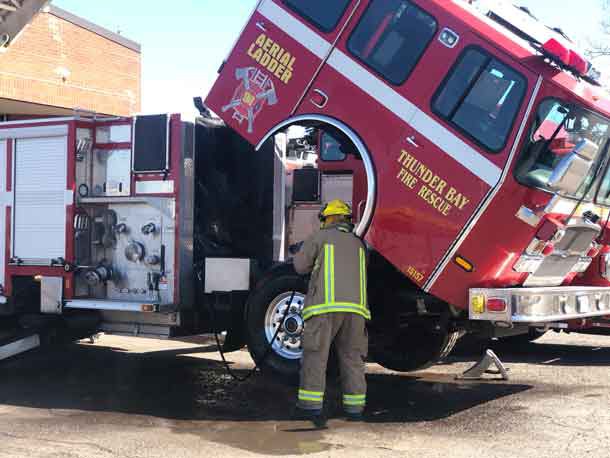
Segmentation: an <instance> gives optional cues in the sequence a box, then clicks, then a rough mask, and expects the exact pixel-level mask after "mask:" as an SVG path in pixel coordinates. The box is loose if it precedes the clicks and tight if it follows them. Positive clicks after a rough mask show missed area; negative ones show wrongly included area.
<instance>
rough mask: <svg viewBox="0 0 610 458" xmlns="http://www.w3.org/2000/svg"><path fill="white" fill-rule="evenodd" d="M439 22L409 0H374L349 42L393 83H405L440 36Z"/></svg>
mask: <svg viewBox="0 0 610 458" xmlns="http://www.w3.org/2000/svg"><path fill="white" fill-rule="evenodd" d="M436 29H437V23H436V20H435V19H434V18H433V17H432V16H430V15H429V14H428V13H426V12H425V11H424V10H422V9H421V8H419V7H418V6H416V5H414V4H413V3H411V2H410V1H407V0H373V1H372V2H371V4H370V5H369V7H368V9H367V10H366V12H365V13H364V15H363V16H362V19H361V21H360V23H359V24H358V26H357V27H356V29H355V30H354V32H353V33H352V36H351V37H350V39H349V42H348V49H349V50H350V52H351V53H352V54H354V55H355V56H356V57H357V58H358V59H360V60H361V61H363V62H364V63H365V64H366V65H368V66H369V67H370V68H372V69H373V70H375V71H376V72H377V73H379V74H380V75H382V76H383V77H384V78H385V79H387V80H388V81H390V82H391V83H392V84H396V85H400V84H402V83H404V82H405V81H406V80H407V78H408V77H409V75H410V74H411V72H412V71H413V69H414V68H415V66H416V65H417V63H418V62H419V59H420V58H421V56H422V55H423V53H424V51H425V50H426V48H427V47H428V45H429V44H430V42H431V41H432V39H433V38H434V35H435V34H436Z"/></svg>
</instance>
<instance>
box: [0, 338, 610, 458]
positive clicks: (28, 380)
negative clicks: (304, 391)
mask: <svg viewBox="0 0 610 458" xmlns="http://www.w3.org/2000/svg"><path fill="white" fill-rule="evenodd" d="M497 352H498V354H499V355H500V356H501V357H502V359H503V360H504V361H505V362H507V365H508V366H509V368H510V369H511V380H510V381H508V382H503V381H488V382H483V383H481V382H457V381H455V376H456V375H457V374H459V373H460V372H461V371H463V370H464V369H465V368H467V367H469V366H470V365H471V364H472V361H471V360H472V359H474V357H469V356H464V355H458V356H454V357H452V358H451V359H450V360H449V361H447V362H445V363H443V364H439V365H437V366H435V367H433V368H431V369H428V370H426V371H423V372H418V373H414V374H398V373H394V372H391V371H386V370H384V369H382V368H380V367H379V366H376V365H372V364H371V365H369V368H368V372H369V375H368V382H369V418H368V420H367V422H366V423H363V424H354V423H347V422H345V421H343V420H341V419H340V406H339V399H340V393H339V392H338V390H337V389H336V388H334V387H333V389H330V390H329V393H328V398H329V402H328V404H329V405H328V410H329V413H330V416H331V420H330V422H329V429H327V430H324V431H315V430H311V429H310V428H309V425H307V424H304V423H299V422H292V421H290V411H291V407H292V403H293V399H294V392H295V389H294V387H291V386H289V385H286V384H285V383H283V381H281V380H277V379H275V378H273V377H270V376H267V375H256V376H255V377H254V378H252V379H250V380H249V381H247V382H246V383H243V384H239V383H235V382H234V381H233V380H232V379H231V378H230V377H229V376H228V375H227V374H226V372H225V371H224V368H223V367H222V365H221V364H220V362H219V361H218V359H219V358H218V354H217V353H216V352H215V347H214V346H213V345H212V344H211V343H210V342H209V341H208V340H206V339H203V338H202V339H200V340H197V339H194V340H191V341H190V342H159V341H153V340H145V339H129V338H122V337H112V336H103V337H102V338H101V340H100V341H98V342H97V343H96V344H94V345H90V344H86V343H81V344H74V345H69V346H65V347H60V348H53V349H47V350H43V351H39V352H36V353H31V354H28V355H25V356H23V357H20V358H17V359H14V360H11V361H9V362H6V363H4V364H2V365H0V457H5V456H6V457H9V456H10V457H79V458H80V457H101V458H105V457H115V456H118V457H191V456H193V457H194V456H197V457H201V456H204V457H206V458H208V457H215V456H219V457H230V456H236V457H237V456H239V457H244V456H256V455H258V456H261V455H263V456H284V455H294V456H303V455H308V456H350V457H354V456H355V457H358V456H362V457H365V456H366V457H371V456H401V457H405V456H413V457H437V456H438V457H441V456H442V457H447V456H451V457H472V456H481V457H513V456H527V457H529V456H532V457H536V458H541V457H547V456H548V457H564V456H565V457H579V456H583V457H584V456H586V457H608V456H610V402H609V400H610V399H609V398H610V390H609V385H610V337H596V336H575V335H554V334H551V335H548V336H545V337H544V338H543V339H542V340H540V341H539V342H538V343H535V344H530V345H525V346H522V347H520V348H517V349H515V348H510V349H509V348H502V347H500V348H498V349H497ZM230 361H231V363H232V367H233V369H234V370H235V371H237V372H238V373H241V374H244V373H245V372H246V371H247V370H248V369H249V368H250V367H251V360H250V358H249V356H248V354H247V353H246V352H237V353H234V354H231V355H230Z"/></svg>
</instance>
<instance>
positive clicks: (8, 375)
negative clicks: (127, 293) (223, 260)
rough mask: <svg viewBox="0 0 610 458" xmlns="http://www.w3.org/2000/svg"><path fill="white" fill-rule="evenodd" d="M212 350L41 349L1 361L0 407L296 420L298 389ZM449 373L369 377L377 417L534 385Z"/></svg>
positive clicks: (414, 414) (332, 395) (468, 402)
mask: <svg viewBox="0 0 610 458" xmlns="http://www.w3.org/2000/svg"><path fill="white" fill-rule="evenodd" d="M206 351H210V348H209V347H201V348H190V349H179V350H170V351H159V352H154V353H146V354H130V353H124V352H120V351H116V350H113V349H110V348H105V347H102V346H89V345H70V346H66V347H61V348H55V349H53V350H46V351H40V352H38V353H33V354H30V355H27V356H25V357H23V358H21V359H18V360H13V361H10V362H8V363H6V364H3V365H0V404H3V405H8V406H23V407H32V408H38V409H59V410H75V411H89V412H109V413H125V414H135V415H142V416H151V417H158V418H163V419H169V420H176V421H197V420H217V421H234V422H235V421H236V422H261V421H287V420H289V419H290V413H291V410H292V406H293V404H294V399H295V388H294V387H291V386H287V385H285V384H282V383H281V381H279V380H276V379H274V378H273V377H272V376H269V375H260V374H258V375H255V376H254V377H253V378H252V379H250V380H249V381H248V382H246V383H243V384H239V383H236V382H234V381H233V380H232V379H231V378H230V377H229V375H227V374H226V372H225V370H224V368H223V367H222V365H221V364H220V363H219V362H217V361H214V360H210V359H205V358H203V357H202V356H201V355H199V356H198V357H196V358H195V357H191V356H189V355H190V354H195V353H199V354H200V353H204V352H206ZM237 372H241V373H242V374H243V373H245V371H237ZM443 377H444V376H439V375H438V374H436V375H433V374H430V375H427V374H417V375H392V374H370V375H369V377H368V381H369V410H370V412H371V414H372V415H371V421H372V422H401V423H402V422H421V421H432V420H438V419H443V418H447V417H450V416H452V415H454V414H456V413H458V412H461V411H464V410H468V409H471V408H473V407H475V406H478V405H481V404H484V403H487V402H490V401H492V400H494V399H498V398H502V397H505V396H510V395H514V394H516V393H520V392H522V391H525V390H528V389H530V388H531V386H528V385H519V384H512V383H485V384H481V383H456V382H454V381H453V379H452V378H451V377H449V376H446V377H444V378H443ZM330 386H332V388H331V387H330ZM330 386H329V392H328V396H327V399H328V404H329V412H330V414H331V417H332V416H337V415H339V414H340V405H339V398H340V393H339V392H338V387H337V383H336V381H334V380H333V381H331V383H330Z"/></svg>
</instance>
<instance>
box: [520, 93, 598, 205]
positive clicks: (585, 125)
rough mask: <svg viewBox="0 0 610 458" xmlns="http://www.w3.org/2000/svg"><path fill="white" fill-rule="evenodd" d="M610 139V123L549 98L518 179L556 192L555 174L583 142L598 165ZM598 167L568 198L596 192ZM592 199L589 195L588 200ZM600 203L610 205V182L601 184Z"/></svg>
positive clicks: (540, 112)
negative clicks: (552, 183) (552, 184)
mask: <svg viewBox="0 0 610 458" xmlns="http://www.w3.org/2000/svg"><path fill="white" fill-rule="evenodd" d="M609 137H610V121H608V120H607V119H606V118H603V117H601V116H599V115H596V114H594V113H592V112H590V111H587V110H585V109H583V108H581V107H579V106H576V105H570V104H568V103H565V102H563V101H561V100H558V99H553V98H551V99H546V100H544V101H543V102H542V103H541V104H540V106H539V107H538V111H537V113H536V118H535V122H534V124H533V125H532V127H531V129H530V133H529V138H528V142H527V143H526V144H525V147H524V150H523V153H522V154H521V157H520V158H519V162H518V164H517V169H516V177H517V181H519V183H521V184H524V185H526V186H530V187H534V188H540V189H544V190H546V191H550V192H553V193H554V192H555V190H554V189H552V188H551V187H550V186H549V185H548V182H549V179H550V177H551V175H552V174H553V171H554V170H555V169H556V168H557V167H558V166H559V164H560V163H561V162H562V159H564V158H565V157H567V156H569V155H570V154H571V153H572V152H573V151H574V150H575V148H576V147H577V146H578V145H579V144H581V143H582V142H583V141H588V142H590V144H591V145H592V146H591V147H592V148H595V150H596V152H597V154H596V157H595V158H594V160H593V162H594V163H595V164H597V162H598V161H599V160H601V159H602V158H603V157H604V156H605V154H606V153H605V150H606V149H607V148H608V141H609ZM595 169H596V167H591V168H590V169H589V170H588V172H585V173H586V174H583V176H582V185H581V186H580V188H579V190H578V192H576V193H575V194H574V195H569V194H565V193H564V195H566V196H567V197H573V198H577V199H580V198H582V197H583V193H584V192H586V191H587V190H589V191H593V190H594V188H591V186H590V185H591V183H592V180H593V178H594V173H595ZM590 197H592V196H590V195H589V196H587V200H590V199H589V198H590ZM597 200H598V203H600V204H601V205H608V204H610V180H609V178H608V176H606V177H604V178H603V180H602V181H601V186H600V189H599V193H598V195H597Z"/></svg>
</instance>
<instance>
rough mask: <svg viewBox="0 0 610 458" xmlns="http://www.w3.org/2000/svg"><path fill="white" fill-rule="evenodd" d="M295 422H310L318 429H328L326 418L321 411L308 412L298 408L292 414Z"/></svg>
mask: <svg viewBox="0 0 610 458" xmlns="http://www.w3.org/2000/svg"><path fill="white" fill-rule="evenodd" d="M292 420H294V421H310V422H312V423H313V425H314V426H315V427H316V428H318V429H324V428H326V417H325V416H324V413H323V412H322V411H321V410H307V409H300V408H298V407H297V408H296V409H295V410H294V412H293V414H292Z"/></svg>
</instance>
